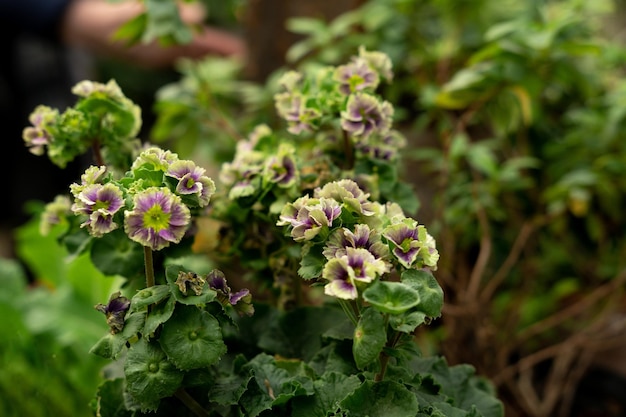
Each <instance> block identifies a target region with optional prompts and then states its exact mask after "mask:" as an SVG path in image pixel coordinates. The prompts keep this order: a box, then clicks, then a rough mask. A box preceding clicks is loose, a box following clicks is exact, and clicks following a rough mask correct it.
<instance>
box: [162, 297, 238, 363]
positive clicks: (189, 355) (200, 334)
mask: <svg viewBox="0 0 626 417" xmlns="http://www.w3.org/2000/svg"><path fill="white" fill-rule="evenodd" d="M159 343H160V344H161V347H162V348H163V350H164V351H165V353H166V354H167V357H168V358H169V359H170V360H171V361H172V363H174V364H175V365H176V367H178V368H179V369H183V370H189V369H195V368H202V367H206V366H210V365H213V364H214V363H216V362H217V361H219V359H220V357H221V356H222V355H223V354H224V353H226V345H225V344H224V342H223V340H222V330H221V328H220V324H219V322H218V321H217V319H216V318H215V317H213V316H212V315H211V314H209V313H207V312H206V311H202V310H200V309H198V308H196V307H191V306H184V305H181V306H177V308H176V309H175V311H174V314H173V315H172V317H171V318H170V319H169V320H168V321H167V322H166V323H164V324H163V328H162V330H161V336H160V337H159Z"/></svg>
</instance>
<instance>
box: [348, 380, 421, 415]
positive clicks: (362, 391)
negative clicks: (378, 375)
mask: <svg viewBox="0 0 626 417" xmlns="http://www.w3.org/2000/svg"><path fill="white" fill-rule="evenodd" d="M340 405H341V408H342V410H345V411H349V413H350V417H406V416H414V415H416V414H417V412H418V411H419V405H418V403H417V399H416V398H415V395H414V394H413V393H412V392H411V391H409V390H408V389H407V388H406V387H405V386H404V385H402V384H399V383H397V382H395V381H381V382H373V381H365V382H364V383H363V385H361V386H360V387H359V388H357V390H356V391H354V392H353V393H352V394H351V395H350V396H348V397H347V398H345V399H344V400H343V401H342V402H341V404H340Z"/></svg>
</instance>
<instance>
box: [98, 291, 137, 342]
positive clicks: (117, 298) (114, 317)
mask: <svg viewBox="0 0 626 417" xmlns="http://www.w3.org/2000/svg"><path fill="white" fill-rule="evenodd" d="M95 308H96V310H98V311H99V312H101V313H103V314H104V315H105V316H106V320H107V324H108V325H109V327H110V329H111V333H112V334H116V333H119V332H121V331H122V330H124V319H125V317H126V312H127V311H128V310H129V309H130V300H129V299H128V298H126V297H124V296H123V295H122V294H121V293H120V292H119V291H118V292H116V293H114V294H112V295H111V297H110V298H109V302H108V303H107V305H104V304H97V305H96V306H95Z"/></svg>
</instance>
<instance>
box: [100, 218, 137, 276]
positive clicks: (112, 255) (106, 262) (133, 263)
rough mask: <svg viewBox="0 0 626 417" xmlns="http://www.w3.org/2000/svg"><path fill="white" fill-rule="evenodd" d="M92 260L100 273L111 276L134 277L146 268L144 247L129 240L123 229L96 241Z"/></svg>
mask: <svg viewBox="0 0 626 417" xmlns="http://www.w3.org/2000/svg"><path fill="white" fill-rule="evenodd" d="M90 258H91V262H93V264H94V265H95V266H96V268H98V270H99V271H101V272H102V273H103V274H104V275H109V276H113V275H120V276H123V277H134V276H136V275H137V274H139V273H141V272H142V271H143V267H144V263H143V262H144V259H143V249H142V246H141V245H138V244H137V243H135V242H132V241H131V240H130V239H128V236H126V233H124V231H123V230H121V229H117V230H114V231H113V232H111V233H107V234H106V235H104V236H102V237H101V238H99V239H94V240H93V244H92V246H91V251H90Z"/></svg>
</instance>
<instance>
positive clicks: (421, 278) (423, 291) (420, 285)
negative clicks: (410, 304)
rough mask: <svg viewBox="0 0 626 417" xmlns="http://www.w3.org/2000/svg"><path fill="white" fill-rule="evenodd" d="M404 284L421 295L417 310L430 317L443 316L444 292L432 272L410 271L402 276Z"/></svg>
mask: <svg viewBox="0 0 626 417" xmlns="http://www.w3.org/2000/svg"><path fill="white" fill-rule="evenodd" d="M402 282H403V283H404V284H406V285H408V286H410V287H412V288H413V289H415V290H417V292H418V293H419V295H420V303H419V305H418V306H417V310H419V311H422V312H423V313H424V314H426V315H427V316H428V317H433V318H435V317H439V316H441V309H442V308H443V290H442V289H441V287H440V286H439V283H438V282H437V280H436V279H435V277H434V276H433V275H432V274H431V273H430V272H427V271H421V270H416V269H409V270H408V271H405V272H404V273H403V274H402Z"/></svg>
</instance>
